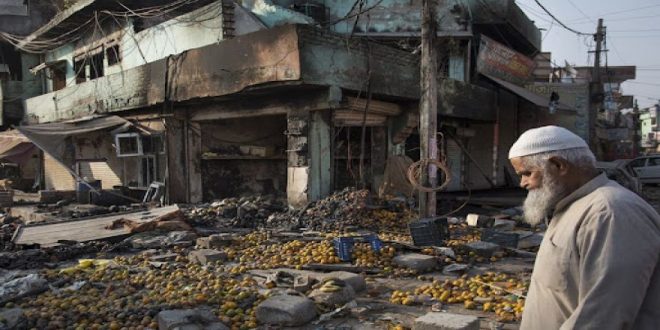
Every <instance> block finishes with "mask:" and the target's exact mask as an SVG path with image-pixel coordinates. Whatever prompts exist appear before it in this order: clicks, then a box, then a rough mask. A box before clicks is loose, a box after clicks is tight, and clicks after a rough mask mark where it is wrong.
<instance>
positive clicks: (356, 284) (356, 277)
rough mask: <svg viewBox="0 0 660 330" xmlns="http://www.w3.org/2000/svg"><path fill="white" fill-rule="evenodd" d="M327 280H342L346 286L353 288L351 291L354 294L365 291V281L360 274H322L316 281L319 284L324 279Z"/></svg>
mask: <svg viewBox="0 0 660 330" xmlns="http://www.w3.org/2000/svg"><path fill="white" fill-rule="evenodd" d="M328 278H336V279H338V280H342V281H344V282H346V284H348V285H350V286H351V287H353V290H355V292H362V291H364V290H366V289H367V281H366V280H365V279H364V276H362V275H360V274H355V273H351V272H345V271H337V272H330V273H327V274H323V275H322V276H320V277H319V278H318V280H319V281H320V282H323V281H324V280H325V279H328Z"/></svg>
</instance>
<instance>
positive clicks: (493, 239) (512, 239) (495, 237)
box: [481, 228, 519, 249]
mask: <svg viewBox="0 0 660 330" xmlns="http://www.w3.org/2000/svg"><path fill="white" fill-rule="evenodd" d="M518 238H519V237H518V234H516V233H505V232H501V231H497V230H494V229H490V228H486V229H484V230H483V231H482V232H481V240H482V241H484V242H490V243H495V244H497V245H499V246H503V247H511V248H514V249H515V248H517V247H518Z"/></svg>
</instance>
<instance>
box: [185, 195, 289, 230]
mask: <svg viewBox="0 0 660 330" xmlns="http://www.w3.org/2000/svg"><path fill="white" fill-rule="evenodd" d="M287 210H288V206H287V204H286V201H285V200H283V199H281V198H276V197H273V196H256V197H242V198H226V199H223V200H219V201H215V202H213V203H210V204H208V203H207V204H199V205H197V206H195V207H193V208H190V209H187V210H185V212H186V215H187V216H188V218H189V219H190V221H191V222H192V223H193V224H194V225H197V226H200V225H205V226H214V227H226V228H235V227H243V228H257V227H260V226H264V225H265V224H266V220H267V219H268V217H269V216H270V215H271V214H273V213H277V212H286V211H287Z"/></svg>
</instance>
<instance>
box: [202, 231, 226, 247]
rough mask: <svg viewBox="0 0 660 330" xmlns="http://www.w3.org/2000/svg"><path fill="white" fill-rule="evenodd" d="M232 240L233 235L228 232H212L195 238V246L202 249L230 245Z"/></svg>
mask: <svg viewBox="0 0 660 330" xmlns="http://www.w3.org/2000/svg"><path fill="white" fill-rule="evenodd" d="M232 242H234V235H232V234H229V233H222V234H214V235H211V236H207V237H200V238H198V239H197V242H196V244H197V246H198V247H200V248H202V249H217V248H221V247H227V246H230V245H231V244H232Z"/></svg>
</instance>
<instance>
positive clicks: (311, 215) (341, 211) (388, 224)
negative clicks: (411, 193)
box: [266, 188, 416, 232]
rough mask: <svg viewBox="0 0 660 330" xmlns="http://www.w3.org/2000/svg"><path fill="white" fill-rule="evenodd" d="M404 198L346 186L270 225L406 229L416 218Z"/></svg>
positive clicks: (347, 229)
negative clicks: (383, 196)
mask: <svg viewBox="0 0 660 330" xmlns="http://www.w3.org/2000/svg"><path fill="white" fill-rule="evenodd" d="M415 216H416V215H415V213H414V212H413V211H412V210H410V209H409V207H408V204H407V201H406V200H405V199H403V198H392V199H386V200H378V199H375V198H372V196H371V195H370V193H369V191H368V190H356V189H355V188H345V189H344V190H341V191H339V192H336V193H334V194H332V195H330V196H328V197H326V198H324V199H321V200H318V201H316V202H312V203H310V204H309V205H307V207H305V208H304V209H302V210H299V211H289V212H286V213H279V214H273V215H271V216H270V217H269V218H268V221H267V222H266V225H267V226H268V227H271V228H272V227H287V226H288V227H292V226H293V227H295V226H298V227H305V228H308V229H311V230H318V231H337V232H350V231H352V230H355V229H369V230H398V231H400V230H404V229H406V228H407V225H408V222H410V220H411V219H413V218H414V217H415Z"/></svg>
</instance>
